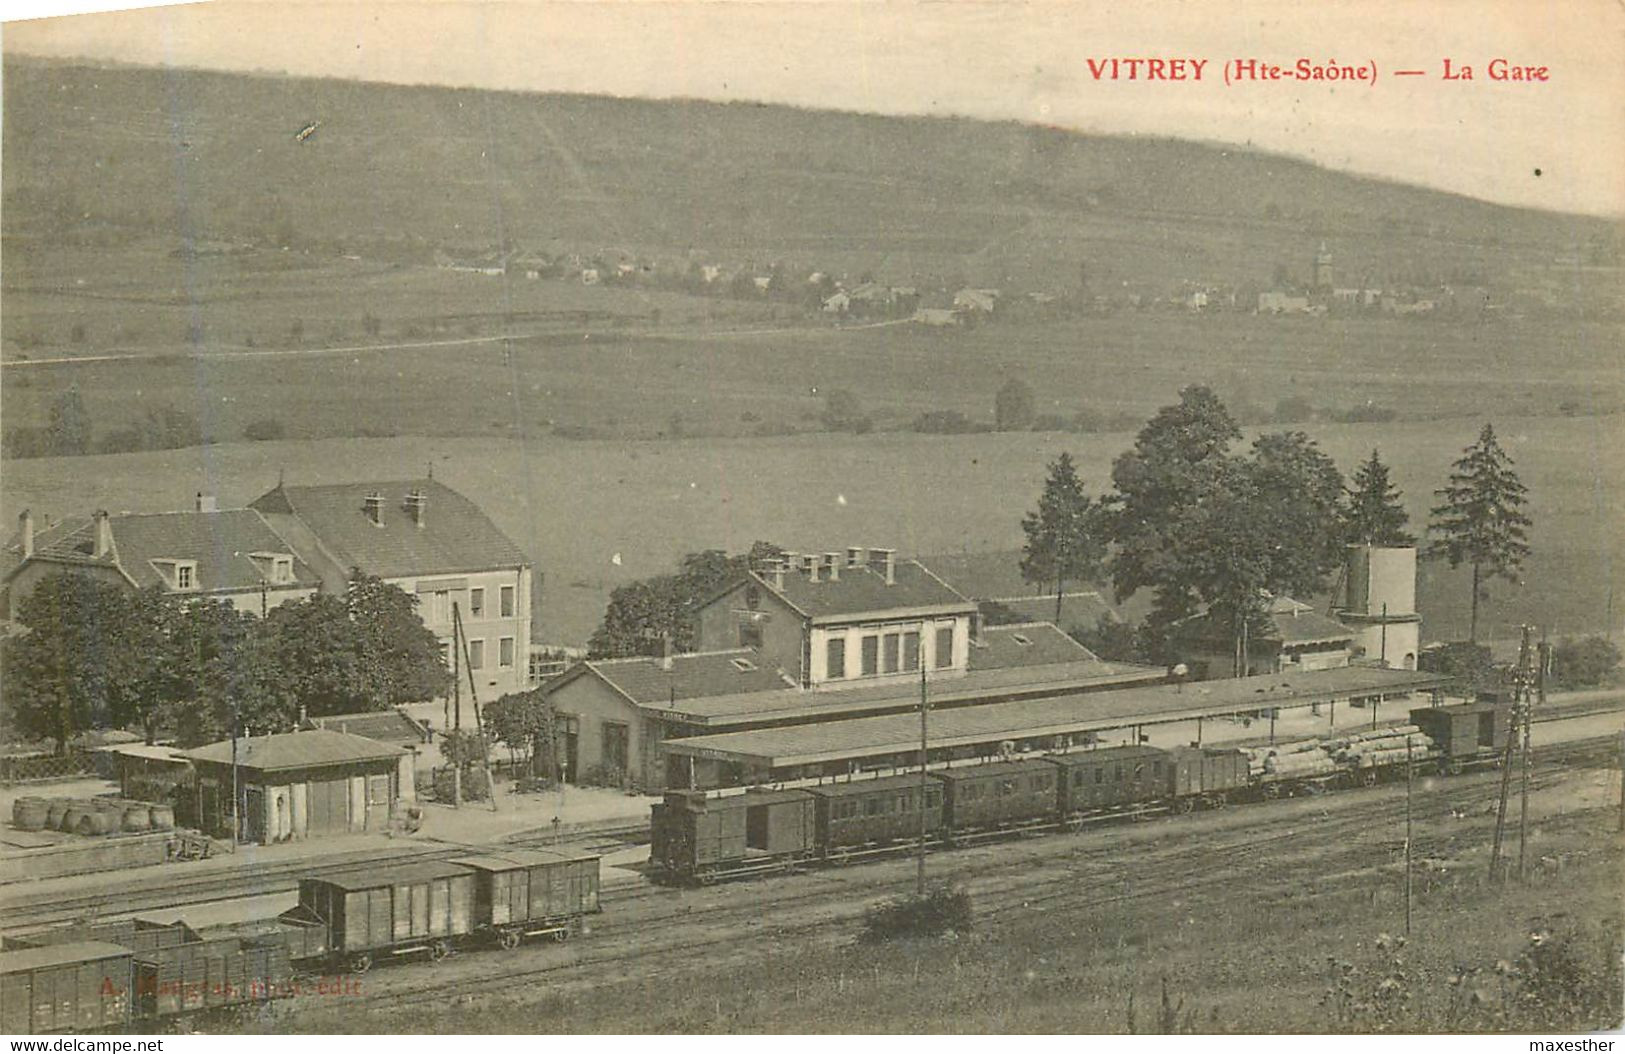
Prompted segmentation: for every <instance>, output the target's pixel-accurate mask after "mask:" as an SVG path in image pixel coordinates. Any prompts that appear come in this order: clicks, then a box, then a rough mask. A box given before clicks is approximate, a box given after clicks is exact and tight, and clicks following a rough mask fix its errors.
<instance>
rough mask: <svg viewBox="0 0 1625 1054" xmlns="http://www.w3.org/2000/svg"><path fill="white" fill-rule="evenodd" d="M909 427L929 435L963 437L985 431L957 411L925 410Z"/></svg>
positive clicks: (985, 429) (983, 427) (984, 428)
mask: <svg viewBox="0 0 1625 1054" xmlns="http://www.w3.org/2000/svg"><path fill="white" fill-rule="evenodd" d="M909 427H910V428H911V429H913V430H914V431H916V432H925V433H927V434H929V435H964V434H966V433H969V432H985V431H987V428H986V427H985V426H983V425H978V424H977V423H976V422H974V421H972V420H971V419H970V418H968V417H966V416H965V415H964V414H962V413H960V412H959V411H958V410H927V411H926V412H925V413H923V414H921V415H920V416H918V417H916V418H915V419H914V423H913V424H912V425H910V426H909Z"/></svg>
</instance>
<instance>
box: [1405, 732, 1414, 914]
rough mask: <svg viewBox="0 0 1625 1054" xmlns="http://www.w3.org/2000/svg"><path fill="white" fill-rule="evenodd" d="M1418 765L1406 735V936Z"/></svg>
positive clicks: (1409, 911) (1409, 909)
mask: <svg viewBox="0 0 1625 1054" xmlns="http://www.w3.org/2000/svg"><path fill="white" fill-rule="evenodd" d="M1415 782H1416V767H1415V766H1414V765H1412V764H1411V737H1410V736H1406V737H1405V936H1407V937H1409V936H1410V935H1411V874H1412V872H1411V785H1412V784H1413V783H1415Z"/></svg>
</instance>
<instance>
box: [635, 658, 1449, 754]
mask: <svg viewBox="0 0 1625 1054" xmlns="http://www.w3.org/2000/svg"><path fill="white" fill-rule="evenodd" d="M1449 680H1450V678H1448V677H1444V676H1441V675H1439V674H1430V673H1420V672H1418V671H1415V670H1385V669H1375V668H1370V667H1356V666H1345V667H1339V668H1336V669H1331V670H1309V671H1293V672H1290V673H1272V674H1260V675H1258V676H1256V677H1232V678H1226V679H1224V680H1218V681H1201V682H1198V683H1196V684H1187V685H1184V686H1181V687H1175V686H1172V685H1161V686H1156V687H1145V688H1125V689H1122V690H1119V691H1112V692H1096V693H1092V694H1087V695H1083V694H1071V695H1058V696H1051V697H1047V698H1042V699H1025V700H1020V701H1016V702H1008V703H994V704H989V705H986V706H962V707H955V708H953V709H947V710H934V711H933V712H932V714H931V721H930V724H929V732H928V742H929V744H930V746H931V747H933V748H936V749H941V748H945V747H954V746H967V745H974V744H983V743H990V742H996V741H1001V740H1005V739H1026V738H1031V737H1038V736H1049V735H1071V734H1075V733H1078V732H1087V731H1103V730H1107V729H1114V728H1125V727H1128V726H1130V725H1136V724H1153V723H1157V722H1167V721H1184V720H1191V719H1194V718H1196V717H1213V716H1219V715H1224V714H1234V713H1249V712H1253V711H1257V710H1262V709H1267V708H1271V707H1282V706H1308V705H1309V704H1311V703H1316V702H1325V701H1328V700H1332V699H1350V698H1369V697H1371V696H1377V695H1398V694H1403V693H1406V692H1412V691H1420V690H1422V689H1425V688H1433V687H1437V686H1438V685H1441V684H1445V683H1448V682H1449ZM919 743H920V720H919V718H918V717H917V716H916V715H914V714H887V715H883V716H880V717H860V718H853V719H850V720H845V721H823V722H817V723H811V724H800V725H782V726H779V727H775V728H760V729H754V730H750V731H744V732H723V733H718V734H714V735H703V736H691V737H688V738H686V739H668V740H666V741H665V742H664V743H663V744H662V749H664V750H666V751H667V752H668V753H675V754H694V755H696V756H701V757H713V758H716V757H724V758H738V759H750V760H755V761H757V762H760V763H764V764H772V765H774V766H782V765H800V764H811V763H814V762H819V761H833V760H841V759H849V758H859V757H875V756H880V755H885V754H902V753H906V752H909V751H916V750H918V749H919Z"/></svg>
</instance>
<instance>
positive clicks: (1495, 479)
mask: <svg viewBox="0 0 1625 1054" xmlns="http://www.w3.org/2000/svg"><path fill="white" fill-rule="evenodd" d="M1527 493H1528V491H1527V489H1526V488H1525V487H1524V485H1523V483H1522V482H1521V481H1520V480H1519V479H1518V477H1517V474H1516V473H1514V472H1513V471H1512V459H1511V458H1510V457H1508V456H1507V454H1506V451H1504V450H1502V449H1501V445H1500V444H1499V443H1497V442H1496V440H1495V429H1494V427H1493V426H1491V425H1489V424H1485V425H1484V430H1483V431H1482V432H1480V433H1479V435H1478V441H1477V442H1476V443H1474V444H1472V445H1471V446H1469V447H1468V448H1467V449H1466V450H1464V451H1463V452H1462V456H1461V458H1460V459H1459V460H1458V461H1457V462H1456V464H1455V467H1454V470H1453V471H1452V472H1451V473H1450V479H1449V481H1448V482H1447V483H1446V484H1445V486H1444V487H1443V488H1442V489H1440V490H1437V491H1435V492H1434V494H1435V495H1436V496H1437V497H1439V498H1440V499H1441V503H1440V504H1439V505H1437V506H1435V507H1434V509H1433V513H1432V519H1431V520H1430V522H1429V523H1428V533H1429V534H1430V535H1433V536H1434V540H1433V541H1432V542H1430V543H1429V545H1428V547H1427V552H1426V555H1427V556H1429V557H1433V558H1443V559H1444V560H1446V561H1448V562H1449V564H1450V566H1451V567H1452V568H1456V567H1460V566H1461V565H1462V564H1467V565H1468V566H1470V567H1471V568H1472V569H1473V602H1472V616H1471V621H1470V622H1469V630H1468V636H1467V639H1468V640H1471V641H1476V640H1478V605H1479V601H1480V600H1481V599H1483V598H1484V597H1485V596H1487V593H1486V591H1485V579H1486V578H1495V577H1501V578H1505V579H1507V580H1508V581H1513V582H1516V581H1517V580H1518V572H1519V571H1520V570H1521V569H1522V568H1523V560H1524V558H1525V557H1526V556H1528V555H1529V544H1528V537H1529V528H1530V527H1531V526H1533V524H1532V522H1531V520H1530V519H1529V517H1528V516H1527V515H1525V513H1524V511H1523V508H1524V505H1525V501H1526V495H1527Z"/></svg>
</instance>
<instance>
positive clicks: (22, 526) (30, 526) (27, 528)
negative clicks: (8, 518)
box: [17, 509, 34, 560]
mask: <svg viewBox="0 0 1625 1054" xmlns="http://www.w3.org/2000/svg"><path fill="white" fill-rule="evenodd" d="M17 533H18V534H20V535H22V546H23V559H24V560H26V559H28V558H29V557H30V556H33V555H34V513H33V510H31V509H24V510H23V512H22V515H21V516H18V517H17Z"/></svg>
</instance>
